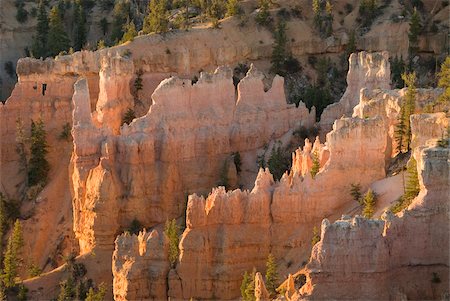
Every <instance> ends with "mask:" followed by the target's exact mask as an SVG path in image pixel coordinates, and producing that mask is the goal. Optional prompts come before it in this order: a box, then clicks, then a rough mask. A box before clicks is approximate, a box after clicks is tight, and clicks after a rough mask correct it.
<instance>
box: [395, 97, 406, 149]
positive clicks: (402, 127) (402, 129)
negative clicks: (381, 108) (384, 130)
mask: <svg viewBox="0 0 450 301" xmlns="http://www.w3.org/2000/svg"><path fill="white" fill-rule="evenodd" d="M405 112H406V111H405V105H403V104H402V105H401V107H400V113H399V114H398V118H397V125H396V127H395V131H394V139H395V141H396V143H397V152H398V153H402V152H403V148H404V146H405V142H404V137H405V134H406V121H405V118H406V115H405V114H406V113H405Z"/></svg>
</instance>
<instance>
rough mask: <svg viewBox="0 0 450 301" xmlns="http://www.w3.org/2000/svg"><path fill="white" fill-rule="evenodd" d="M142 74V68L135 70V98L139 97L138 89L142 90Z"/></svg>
mask: <svg viewBox="0 0 450 301" xmlns="http://www.w3.org/2000/svg"><path fill="white" fill-rule="evenodd" d="M143 74H144V72H143V71H142V69H139V70H138V71H137V72H136V79H135V80H134V84H133V86H134V91H135V96H136V98H137V99H139V91H140V90H142V88H143V87H144V85H143V84H142V75H143Z"/></svg>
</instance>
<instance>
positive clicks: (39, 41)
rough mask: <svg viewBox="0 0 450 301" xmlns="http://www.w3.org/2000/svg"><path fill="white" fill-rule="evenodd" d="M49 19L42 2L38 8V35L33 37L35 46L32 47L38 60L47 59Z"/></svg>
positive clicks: (33, 53)
mask: <svg viewBox="0 0 450 301" xmlns="http://www.w3.org/2000/svg"><path fill="white" fill-rule="evenodd" d="M47 35H48V17H47V11H46V9H45V4H44V1H43V0H41V1H40V2H39V6H38V15H37V26H36V35H35V36H34V37H33V44H32V46H31V52H32V55H33V56H34V57H36V58H40V57H43V58H45V57H47V53H48V49H47V47H48V45H47Z"/></svg>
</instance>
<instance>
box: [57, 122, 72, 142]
mask: <svg viewBox="0 0 450 301" xmlns="http://www.w3.org/2000/svg"><path fill="white" fill-rule="evenodd" d="M70 130H71V127H70V124H69V123H68V122H67V123H66V124H65V125H63V129H62V131H61V133H59V136H58V139H59V140H66V141H69V140H70Z"/></svg>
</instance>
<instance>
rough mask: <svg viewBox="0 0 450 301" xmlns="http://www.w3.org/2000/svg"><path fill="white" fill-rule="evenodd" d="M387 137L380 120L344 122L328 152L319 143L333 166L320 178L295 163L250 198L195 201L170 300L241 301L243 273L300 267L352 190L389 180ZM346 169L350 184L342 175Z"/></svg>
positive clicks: (266, 177) (266, 179) (223, 195)
mask: <svg viewBox="0 0 450 301" xmlns="http://www.w3.org/2000/svg"><path fill="white" fill-rule="evenodd" d="M385 135H386V132H385V131H384V124H383V122H382V120H381V119H380V118H374V119H367V120H366V119H359V118H354V119H342V120H337V121H336V123H335V126H334V130H333V131H332V132H330V133H329V134H328V136H327V144H326V146H323V145H320V143H319V142H318V141H317V142H316V143H315V149H317V153H321V154H325V153H326V152H328V151H329V159H328V160H327V161H326V163H324V165H323V166H322V169H321V170H320V172H319V173H318V174H317V175H316V176H315V178H314V179H313V178H312V177H311V175H310V167H309V169H308V167H304V168H303V169H302V172H300V171H299V170H297V167H296V166H297V165H299V164H294V165H293V169H292V170H291V172H290V173H289V175H288V174H285V175H284V176H283V178H282V179H281V180H280V182H276V183H274V182H273V179H272V176H271V175H270V173H269V172H268V171H267V170H266V171H263V170H261V171H260V173H259V174H258V177H257V180H256V182H255V187H254V189H253V190H252V191H251V192H249V191H241V190H234V191H229V192H225V190H224V189H223V188H218V189H214V190H213V192H212V193H211V194H210V195H209V196H208V197H207V198H206V199H205V198H204V197H198V196H196V195H191V196H190V197H189V202H188V210H187V216H186V226H187V228H186V230H185V231H184V233H183V235H182V239H181V242H180V250H181V253H180V256H179V263H178V265H177V267H176V270H175V272H171V273H170V279H169V297H171V298H175V299H187V298H190V297H193V298H200V299H213V298H219V299H222V300H230V299H234V298H236V297H237V296H238V295H239V291H238V289H239V284H240V282H241V280H242V274H243V273H244V271H250V270H251V269H252V268H253V267H256V269H257V270H259V271H264V270H265V262H266V260H267V256H268V254H269V253H270V252H271V253H273V254H274V255H275V257H276V258H278V259H279V267H280V271H287V270H289V268H290V269H291V270H293V269H294V267H298V266H299V265H301V262H302V260H305V259H306V250H307V249H309V247H308V245H309V241H310V240H311V234H312V228H313V226H314V225H315V224H317V223H320V220H322V218H323V217H326V216H331V215H332V214H334V213H335V212H339V211H340V210H343V209H342V207H345V205H346V204H348V203H349V202H350V203H351V201H350V200H349V192H348V189H349V187H350V184H351V183H356V182H359V183H361V185H362V186H363V187H367V185H368V184H370V183H371V182H373V181H375V180H377V179H381V178H383V177H384V175H385V173H384V164H385V159H384V158H385V154H384V150H385V148H386V138H385ZM356 137H358V139H357V138H356ZM325 148H326V150H325ZM315 149H314V148H313V152H316V150H315ZM304 151H305V154H303V152H301V151H300V152H299V151H298V152H297V154H296V155H295V156H296V157H295V158H297V157H298V158H304V157H306V156H311V155H312V154H311V144H309V143H307V144H306V146H305V149H304ZM295 160H296V161H297V160H300V159H295ZM300 165H302V164H300ZM305 166H307V165H305ZM344 167H345V168H346V169H347V170H349V172H348V173H347V177H340V176H338V174H340V173H342V172H343V171H342V170H343V168H344ZM302 252H303V253H304V258H303V259H300V260H299V258H298V255H299V254H302ZM295 256H297V257H295ZM142 297H143V298H145V296H142Z"/></svg>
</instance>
